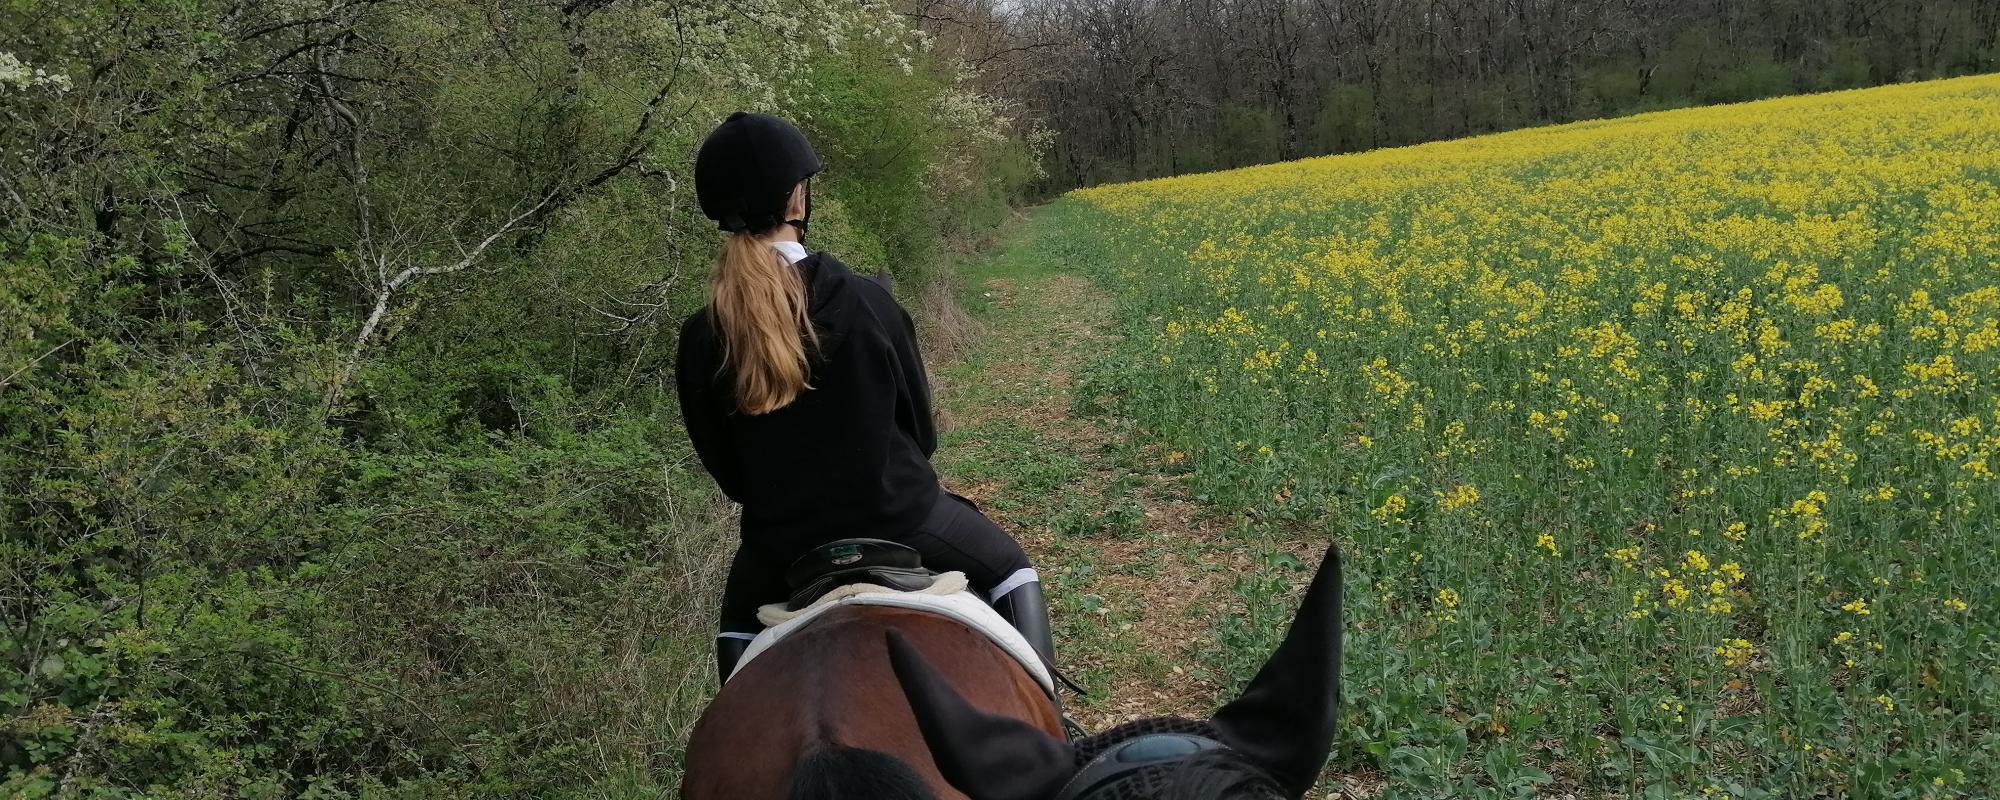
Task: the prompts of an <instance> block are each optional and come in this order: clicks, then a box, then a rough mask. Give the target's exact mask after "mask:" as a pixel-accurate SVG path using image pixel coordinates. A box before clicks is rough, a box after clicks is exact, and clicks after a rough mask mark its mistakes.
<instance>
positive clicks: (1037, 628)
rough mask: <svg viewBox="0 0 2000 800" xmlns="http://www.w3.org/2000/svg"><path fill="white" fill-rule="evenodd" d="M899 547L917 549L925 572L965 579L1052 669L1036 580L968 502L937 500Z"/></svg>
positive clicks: (1014, 545) (1021, 556) (1007, 540)
mask: <svg viewBox="0 0 2000 800" xmlns="http://www.w3.org/2000/svg"><path fill="white" fill-rule="evenodd" d="M903 543H904V544H907V545H909V546H911V547H914V548H916V550H917V552H918V553H919V554H920V555H922V557H923V559H924V566H927V567H930V568H931V569H934V570H938V571H940V572H945V571H952V570H956V571H959V572H963V573H965V577H966V578H967V579H968V580H969V581H970V582H971V584H972V588H973V589H974V590H976V591H978V592H979V593H981V594H982V595H984V596H985V597H986V600H987V602H988V603H991V604H992V605H993V607H994V609H995V610H997V611H999V612H1000V616H1001V617H1003V618H1005V619H1006V620H1007V623H1008V624H1010V625H1013V626H1014V628H1015V630H1018V631H1020V632H1021V635H1022V636H1023V637H1025V638H1027V640H1028V644H1029V645H1030V646H1032V647H1034V648H1035V652H1036V653H1037V654H1038V655H1040V656H1041V657H1042V660H1043V661H1044V662H1047V663H1048V664H1049V666H1050V667H1054V666H1055V638H1054V637H1053V636H1052V635H1051V634H1050V629H1049V607H1048V602H1047V601H1046V600H1045V599H1044V597H1043V595H1042V585H1041V578H1040V576H1039V575H1037V574H1036V573H1035V568H1034V567H1033V566H1032V565H1031V564H1029V563H1028V555H1027V553H1024V552H1022V551H1021V545H1020V543H1018V542H1016V541H1014V537H1012V536H1009V535H1007V532H1006V531H1004V530H1001V529H1000V526H999V525H995V524H993V521H992V520H990V519H987V518H986V516H985V515H983V514H981V513H979V510H978V508H977V507H976V506H974V505H973V504H972V501H970V500H967V499H965V498H963V497H959V496H958V495H955V494H951V493H949V492H946V493H944V494H941V495H940V496H939V497H938V504H937V508H935V509H933V510H932V512H931V515H930V517H929V519H927V520H925V522H924V525H923V527H921V528H919V529H917V530H916V531H914V532H913V533H911V534H910V535H909V536H907V537H904V540H903Z"/></svg>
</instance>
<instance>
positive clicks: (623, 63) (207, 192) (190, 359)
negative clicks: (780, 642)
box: [0, 0, 1027, 798]
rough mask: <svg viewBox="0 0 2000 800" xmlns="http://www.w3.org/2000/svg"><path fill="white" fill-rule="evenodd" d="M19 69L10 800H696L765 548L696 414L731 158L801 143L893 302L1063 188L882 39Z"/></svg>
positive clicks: (717, 27) (197, 12)
mask: <svg viewBox="0 0 2000 800" xmlns="http://www.w3.org/2000/svg"><path fill="white" fill-rule="evenodd" d="M871 14H872V15H873V16H870V15H871ZM792 25H805V26H807V27H808V28H810V29H813V30H819V31H825V32H828V33H829V34H832V35H830V36H829V37H827V40H826V41H827V42H833V41H845V42H847V44H846V45H844V46H836V45H833V44H828V43H826V42H821V43H818V44H802V43H799V42H795V41H791V39H792V38H794V37H789V36H774V35H772V34H773V33H774V32H784V31H787V30H790V28H789V27H788V26H792ZM0 30H6V31H8V32H9V33H10V34H18V35H17V36H10V37H9V41H8V43H7V44H4V45H0V47H6V48H18V49H9V50H5V51H0V208H5V209H6V212H5V214H4V215H0V795H5V796H9V797H42V796H95V797H122V796H137V795H143V796H156V797H217V796H248V797H286V796H311V797H328V798H332V797H358V796H389V797H426V798H428V797H454V796H464V797H471V796H522V797H526V796H534V797H561V796H576V795H582V794H586V793H594V796H604V795H606V794H618V795H631V796H655V795H657V794H659V793H660V792H661V791H663V789H664V788H665V787H670V786H671V785H672V784H673V782H674V779H675V769H676V765H677V760H678V756H677V754H676V753H677V750H678V747H677V743H678V741H679V740H680V739H681V738H682V737H683V736H684V734H685V729H686V727H687V725H688V724H690V723H691V721H692V719H693V716H694V714H695V713H696V712H697V711H698V709H699V708H700V706H701V704H702V703H703V702H704V700H705V698H706V693H707V692H708V691H709V689H710V688H711V686H712V685H713V681H714V678H713V676H712V675H711V674H710V672H709V670H710V667H709V666H708V664H709V662H710V655H709V630H710V629H711V626H712V624H713V622H712V619H711V614H712V610H711V607H712V603H713V598H714V596H715V594H716V591H717V579H718V576H719V575H720V573H721V571H722V565H723V559H724V558H725V557H726V555H727V549H728V547H729V545H730V543H731V542H732V540H733V532H732V530H731V528H732V524H731V522H730V520H729V517H728V513H727V509H726V508H724V507H723V506H722V505H721V504H720V503H718V502H717V501H716V499H715V497H714V496H713V491H712V489H711V488H710V486H709V483H708V480H707V479H706V478H705V477H703V476H702V475H701V474H700V473H699V472H698V470H697V469H696V468H695V467H694V466H693V464H694V461H693V459H692V457H691V453H689V451H688V447H687V444H686V442H685V439H684V434H683V433H682V431H681V430H680V426H679V418H678V412H677V410H676V409H675V407H674V405H673V400H672V389H671V387H670V385H669V382H668V379H667V377H666V376H667V374H668V372H669V370H668V366H669V362H670V360H671V359H672V357H673V352H674V342H673V332H674V330H675V329H676V326H677V324H678V322H679V320H680V318H681V317H682V316H683V315H685V314H686V313H688V312H689V311H691V310H693V309H694V308H695V307H696V306H697V305H698V304H699V303H700V302H701V298H702V295H703V292H704V291H705V287H706V283H707V275H708V271H709V269H710V263H711V259H712V258H713V256H714V252H715V247H716V245H717V244H718V243H719V241H720V234H719V233H718V232H717V231H715V230H714V226H713V224H712V223H709V222H708V221H706V220H705V219H702V218H701V216H700V214H699V212H698V209H697V208H696V207H695V203H694V198H693V196H692V181H691V179H690V178H689V176H688V164H689V162H690V161H691V156H692V151H693V148H694V147H695V144H696V143H697V142H698V141H699V140H700V138H701V136H702V135H703V134H705V133H706V131H707V129H708V128H709V126H711V125H713V124H714V122H715V121H716V120H717V119H719V118H720V117H721V116H723V115H724V114H726V113H727V112H728V111H731V110H735V109H737V108H750V109H760V110H772V111H776V112H778V113H784V114H789V115H792V116H795V117H797V118H799V119H801V120H802V121H803V122H804V124H805V125H806V127H807V128H808V129H809V130H811V131H813V133H814V134H815V137H816V141H817V142H818V143H819V145H820V146H821V147H822V148H824V149H825V150H826V151H827V152H828V153H829V154H830V156H831V157H830V159H829V160H830V161H831V162H832V163H833V164H834V165H835V169H834V170H833V172H832V173H831V174H830V178H833V180H830V181H829V185H828V186H827V187H826V190H827V191H826V192H825V194H823V195H821V196H820V197H819V198H818V203H817V205H818V208H817V209H816V213H815V217H814V219H815V222H816V225H815V226H814V238H813V245H814V246H815V247H828V248H832V249H834V250H835V251H836V252H838V253H840V254H841V255H842V256H844V257H847V258H848V259H849V260H851V261H854V262H856V264H857V266H860V267H863V268H874V267H893V268H895V269H897V270H899V271H906V272H911V273H914V272H919V271H921V270H920V267H921V264H920V263H919V262H920V260H921V259H922V258H923V256H924V254H926V253H929V252H931V251H932V249H933V248H935V246H936V242H937V240H938V239H939V237H941V236H944V235H947V234H948V233H951V232H953V231H960V232H962V231H965V230H967V229H966V228H964V227H958V228H946V227H943V226H940V225H938V224H937V222H936V221H937V220H938V219H939V218H940V215H942V217H943V218H946V219H952V220H957V221H959V224H961V225H963V224H970V222H969V221H979V220H990V219H992V218H993V214H992V211H991V209H990V204H991V203H992V202H993V199H994V198H1008V197H1012V196H1015V193H1017V192H1018V186H1019V184H1020V182H1021V181H1023V180H1026V179H1027V175H1026V173H1025V172H1024V171H1023V170H1022V169H1021V167H1020V166H1019V164H1020V161H1019V159H1016V160H1014V161H1013V162H1010V163H1007V164H1005V165H1004V166H995V167H993V168H991V169H988V168H986V167H985V166H984V165H985V164H986V163H988V159H989V156H991V154H994V153H1006V152H1011V150H1010V148H1020V147H1024V145H1022V144H1021V143H1019V142H1011V143H1010V140H1009V139H1008V137H1007V135H1006V133H1005V129H1004V126H1003V125H1002V124H1001V121H1000V120H999V119H998V118H997V117H996V116H994V115H993V114H991V113H987V112H990V108H987V107H984V106H979V105H978V102H977V98H976V97H974V96H971V95H968V94H967V93H966V92H965V91H964V90H963V89H962V88H960V87H958V86H957V85H956V84H955V82H954V81H953V80H952V79H950V78H949V77H947V76H946V75H945V74H944V73H942V72H939V71H938V70H937V69H935V68H934V67H933V66H931V65H929V64H927V63H925V56H924V55H923V54H922V53H920V52H916V53H912V54H910V55H909V56H908V57H909V58H910V59H911V61H912V64H911V68H910V69H909V70H907V71H906V70H905V69H903V66H902V64H901V63H899V62H898V61H897V60H896V59H895V58H892V57H891V56H890V54H892V53H897V52H900V44H898V42H900V41H902V40H901V39H898V37H905V38H907V36H908V32H907V30H905V29H904V28H903V27H902V22H901V20H900V18H897V17H894V16H891V15H889V13H888V12H887V11H886V10H884V9H876V10H874V11H869V10H866V9H860V10H857V9H856V8H855V7H851V6H848V5H847V4H838V3H821V4H802V5H800V6H799V7H797V8H791V7H787V8H786V9H783V13H778V12H774V11H757V12H752V13H747V14H746V13H744V12H742V11H741V10H740V9H737V8H735V7H734V6H733V5H732V4H726V3H699V2H651V1H649V0H632V1H631V2H613V3H588V4H570V5H569V6H568V7H567V10H565V8H564V7H559V6H555V5H530V6H522V5H519V4H506V3H497V2H485V1H483V0H482V1H478V2H472V3H443V2H429V1H428V0H410V1H408V2H390V3H362V2H354V3H347V2H331V3H327V4H303V5H302V4H293V3H287V4H250V5H247V6H246V5H243V4H240V3H231V2H223V1H222V0H187V1H186V2H177V3H152V2H139V1H138V0H86V1H85V2H75V3H70V2H65V3H53V2H44V0H16V1H15V2H10V3H6V4H0ZM871 30H872V31H876V32H874V33H871ZM815 41H816V40H815ZM690 45H699V47H697V48H694V49H690V47H689V46H690ZM691 52H699V53H701V54H702V56H701V58H700V59H695V58H692V57H690V55H689V54H690V53H691ZM36 70H40V72H36ZM964 108H972V109H973V111H970V112H964V113H958V114H957V115H956V116H951V117H950V118H952V119H954V120H956V121H958V122H960V123H962V124H960V125H958V126H957V127H956V128H955V129H954V130H953V132H951V133H949V134H945V133H940V132H939V131H938V130H937V129H936V127H935V126H934V125H933V124H932V123H933V122H934V121H935V120H937V119H939V118H942V117H947V116H950V115H948V114H945V113H944V112H943V111H940V110H941V109H943V110H947V111H948V110H951V109H961V110H962V109H964ZM982 114H983V116H982ZM891 156H893V157H891ZM995 161H997V160H995ZM968 165H970V166H968ZM947 172H948V173H950V174H952V175H953V176H954V177H955V180H956V181H957V182H956V183H953V184H951V185H952V187H955V188H953V189H952V190H951V191H944V190H941V189H940V184H937V183H936V182H935V181H934V180H933V179H934V178H935V177H936V176H938V175H939V174H944V173H947ZM399 275H401V276H402V277H401V278H400V279H399V278H398V277H397V276H399Z"/></svg>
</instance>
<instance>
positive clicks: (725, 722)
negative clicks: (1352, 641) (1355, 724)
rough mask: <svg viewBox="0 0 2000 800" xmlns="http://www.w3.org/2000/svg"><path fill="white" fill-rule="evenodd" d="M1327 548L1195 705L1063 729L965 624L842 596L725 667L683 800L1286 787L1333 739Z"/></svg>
mask: <svg viewBox="0 0 2000 800" xmlns="http://www.w3.org/2000/svg"><path fill="white" fill-rule="evenodd" d="M1340 593H1341V581H1340V561H1339V557H1338V550H1337V548H1336V549H1331V550H1329V551H1328V553H1327V556H1326V560H1325V561H1324V562H1322V563H1321V565H1320V568H1319V572H1318V573H1317V574H1316V575H1315V576H1314V578H1313V581H1312V585H1311V587H1310V588H1309V589H1307V591H1306V596H1305V599H1304V601H1303V603H1302V605H1301V607H1300V610H1299V613H1298V615H1297V617H1296V618H1294V620H1293V622H1292V627H1291V629H1290V630H1289V631H1287V632H1286V634H1285V639H1284V641H1283V642H1282V643H1281V644H1280V645H1279V646H1278V649H1277V650H1276V651H1275V652H1274V653H1273V654H1272V656H1271V658H1270V659H1269V660H1268V661H1267V662H1266V663H1265V665H1264V667H1263V669H1261V670H1260V671H1259V672H1258V673H1257V677H1256V678H1255V679H1254V680H1252V681H1251V682H1250V684H1249V686H1248V687H1247V688H1245V689H1244V691H1243V693H1242V694H1241V695H1240V696H1238V697H1237V699H1235V700H1233V701H1231V702H1230V703H1229V704H1227V705H1225V706H1224V707H1223V708H1222V709H1220V710H1218V711H1217V712H1216V713H1215V715H1214V716H1213V717H1212V718H1211V719H1209V720H1185V719H1173V718H1162V719H1153V720H1141V721H1139V722H1137V723H1128V724H1126V725H1122V726H1119V727H1118V728H1114V729H1112V730H1110V731H1106V732H1104V733H1102V734H1098V735H1097V736H1093V737H1090V738H1088V739H1085V740H1082V741H1079V742H1077V743H1075V744H1071V743H1069V742H1066V741H1064V740H1063V739H1062V738H1061V733H1060V731H1061V726H1060V719H1059V717H1058V714H1057V711H1056V707H1055V705H1054V704H1053V703H1052V702H1051V701H1050V699H1049V698H1048V696H1047V695H1046V694H1044V693H1043V691H1042V689H1041V686H1040V685H1039V684H1037V683H1036V682H1035V680H1034V678H1032V677H1030V676H1029V675H1028V673H1027V671H1026V670H1024V669H1022V667H1021V665H1020V664H1019V663H1017V662H1015V661H1014V659H1013V658H1012V657H1010V656H1008V655H1007V653H1006V652H1005V651H1003V650H1002V649H1000V648H999V647H998V646H996V645H995V644H993V643H992V642H991V641H989V640H988V639H986V637H985V636H984V635H983V634H980V633H978V632H976V631H974V630H972V629H971V628H969V627H966V626H965V625H962V624H960V623H958V622H956V621H953V620H951V619H948V618H946V617H943V616H939V615H934V614H930V613H926V612H923V611H914V610H909V609H902V608H885V607H880V606H846V607H842V608H838V609H835V610H833V611H831V612H828V613H827V614H826V615H824V616H822V617H820V618H819V619H817V620H815V621H813V622H812V623H810V624H808V625H807V626H806V627H805V628H803V629H801V630H799V631H797V632H795V633H793V634H792V635H790V636H788V637H786V638H785V639H784V640H781V641H780V642H779V643H778V644H777V645H775V646H773V647H772V648H771V649H769V650H767V651H765V652H764V653H763V654H762V655H761V656H759V657H758V658H757V659H756V660H754V661H752V662H750V663H749V664H747V665H745V666H744V667H743V669H742V670H740V671H739V672H737V674H736V675H735V676H734V677H732V678H731V679H730V680H729V682H728V683H727V684H726V685H725V686H724V687H723V689H722V692H721V693H720V694H718V695H717V696H716V698H715V701H714V702H713V703H712V704H711V705H710V706H709V707H708V710H707V711H706V712H704V713H703V714H702V717H701V720H700V721H699V722H698V723H697V724H696V725H695V730H694V735H693V738H692V739H691V740H690V742H689V743H688V751H687V774H686V777H685V779H684V781H683V783H682V786H681V793H682V796H683V797H684V798H687V800H712V799H721V798H728V799H729V800H765V799H766V798H771V799H773V800H777V799H781V798H793V799H795V800H806V799H807V798H826V799H828V800H830V799H831V798H857V799H859V798H870V799H871V800H875V799H880V800H895V799H897V798H910V800H917V799H919V798H959V797H968V798H972V799H973V800H1109V799H1111V798H1181V797H1186V798H1225V797H1226V798H1238V797H1241V798H1298V797H1300V796H1302V795H1304V794H1305V792H1306V791H1307V790H1309V789H1310V788H1311V787H1312V784H1313V782H1314V780H1315V779H1316V778H1317V777H1318V775H1319V771H1320V769H1321V768H1322V767H1323V766H1324V765H1325V763H1326V759H1327V756H1328V754H1329V753H1330V752H1331V749H1332V745H1333V735H1334V725H1335V722H1336V717H1337V707H1338V703H1339V693H1340V669H1339V663H1340V638H1341V632H1340V626H1341V621H1340V616H1341V613H1340Z"/></svg>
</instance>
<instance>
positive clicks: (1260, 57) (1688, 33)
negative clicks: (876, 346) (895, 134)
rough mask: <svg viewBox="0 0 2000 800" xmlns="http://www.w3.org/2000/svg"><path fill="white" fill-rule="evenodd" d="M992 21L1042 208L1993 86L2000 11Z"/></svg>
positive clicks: (1418, 7)
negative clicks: (1038, 178)
mask: <svg viewBox="0 0 2000 800" xmlns="http://www.w3.org/2000/svg"><path fill="white" fill-rule="evenodd" d="M984 2H985V0H969V3H968V4H965V5H961V4H949V5H953V6H954V7H955V8H960V9H963V8H965V7H967V6H974V7H976V6H982V5H984ZM933 5H937V6H943V5H947V3H935V4H933ZM931 13H932V14H933V15H936V16H944V15H945V12H944V11H942V10H940V9H937V8H933V9H932V10H931ZM989 14H990V16H986V17H985V18H986V19H989V20H991V21H992V24H991V25H990V26H989V28H988V30H987V31H986V37H987V39H986V45H985V48H984V49H985V52H986V54H987V55H986V56H985V57H986V58H989V59H991V60H992V61H993V62H995V63H996V64H1004V65H1005V66H1004V67H1002V68H989V69H988V70H987V71H986V72H987V77H988V79H989V80H994V81H1000V82H1002V86H1001V90H1002V91H1004V92H1006V93H1008V94H1010V95H1013V96H1015V97H1017V98H1020V99H1021V100H1023V101H1024V102H1025V103H1026V104H1027V105H1028V106H1029V107H1030V108H1031V109H1033V110H1034V111H1035V112H1036V114H1037V115H1038V117H1039V118H1040V119H1041V120H1042V121H1043V122H1044V123H1045V124H1046V125H1047V126H1048V127H1049V128H1050V129H1051V130H1052V131H1053V132H1054V134H1055V135H1054V149H1053V151H1052V152H1051V154H1050V158H1049V160H1048V167H1049V172H1050V175H1049V179H1048V180H1049V185H1048V188H1049V189H1051V190H1060V189H1063V188H1067V187H1070V186H1076V185H1088V184H1094V183H1100V182H1107V181H1118V180H1126V179H1132V178H1144V177H1152V176H1159V175H1169V174H1177V173H1185V172H1194V171H1201V170H1209V169H1217V168H1226V167H1233V166H1241V165H1245V164H1251V163H1259V162H1269V161H1277V160H1283V159H1290V158H1298V157H1302V156H1310V155H1318V154H1324V153H1335V152H1345V151H1353V150H1364V149H1369V148H1374V147H1382V146H1389V145H1400V144H1409V143H1413V142H1420V141H1428V140H1435V139H1445V138H1453V137H1459V136H1466V135H1471V134H1479V133H1485V132H1490V131H1496V130H1504V129H1509V128H1516V127H1521V126H1526V125H1535V124H1541V123H1548V122H1563V121H1570V120H1576V119H1584V118H1591V117H1602V116H1610V115H1618V114H1626V113H1631V112H1636V111H1645V110H1652V109H1660V108H1670V107H1676V106H1688V105H1698V104H1707V103H1719V102H1729V101H1737V100H1749V99H1754V98H1760V97H1768V96H1773V95H1781V94H1791V93H1797V92H1807V91H1821V90H1828V89H1843V88H1853V87H1860V86H1870V85H1876V84H1883V83H1892V82H1899V81H1910V80H1921V79H1928V78H1937V77H1947V76H1953V75H1962V74H1970V73H1978V72H1986V71H1992V70H1995V69H2000V61H1996V59H2000V47H1996V32H2000V0H1591V1H1589V2H1576V1H1575V0H1016V1H1015V2H1010V3H1002V4H999V8H998V10H997V11H996V10H990V9H989Z"/></svg>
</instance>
